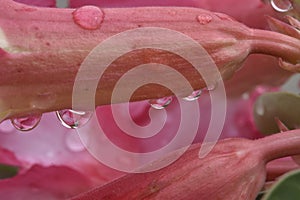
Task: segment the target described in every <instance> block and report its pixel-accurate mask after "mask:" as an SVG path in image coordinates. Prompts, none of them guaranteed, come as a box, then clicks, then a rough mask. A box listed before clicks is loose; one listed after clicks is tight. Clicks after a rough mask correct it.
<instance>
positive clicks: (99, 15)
mask: <svg viewBox="0 0 300 200" xmlns="http://www.w3.org/2000/svg"><path fill="white" fill-rule="evenodd" d="M72 14H73V20H74V22H75V23H76V24H77V25H79V26H80V27H81V28H83V29H87V30H96V29H98V28H100V26H101V24H102V22H103V17H104V13H103V12H102V10H101V9H100V8H98V7H96V6H83V7H81V8H78V9H76V10H75V11H74V12H73V13H72Z"/></svg>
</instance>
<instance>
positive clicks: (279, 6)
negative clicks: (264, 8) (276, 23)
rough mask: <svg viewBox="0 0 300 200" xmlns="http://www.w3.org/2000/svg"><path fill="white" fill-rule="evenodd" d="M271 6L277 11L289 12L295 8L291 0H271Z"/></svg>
mask: <svg viewBox="0 0 300 200" xmlns="http://www.w3.org/2000/svg"><path fill="white" fill-rule="evenodd" d="M271 6H272V7H273V8H274V10H276V11H277V12H288V11H290V10H292V9H293V4H292V3H291V1H289V0H271Z"/></svg>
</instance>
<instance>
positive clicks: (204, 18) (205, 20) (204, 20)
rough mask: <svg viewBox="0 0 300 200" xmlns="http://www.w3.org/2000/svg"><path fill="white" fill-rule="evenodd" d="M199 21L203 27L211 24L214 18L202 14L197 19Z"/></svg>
mask: <svg viewBox="0 0 300 200" xmlns="http://www.w3.org/2000/svg"><path fill="white" fill-rule="evenodd" d="M197 19H198V22H199V23H200V24H201V25H205V24H208V23H210V22H211V21H212V19H213V18H212V16H210V15H208V14H201V15H199V16H198V17H197Z"/></svg>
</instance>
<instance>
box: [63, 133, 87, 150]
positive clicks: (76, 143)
mask: <svg viewBox="0 0 300 200" xmlns="http://www.w3.org/2000/svg"><path fill="white" fill-rule="evenodd" d="M66 145H67V147H68V148H69V149H70V150H71V151H73V152H80V151H83V150H84V149H85V147H84V145H83V144H82V142H81V140H80V137H79V135H78V134H76V133H69V134H66Z"/></svg>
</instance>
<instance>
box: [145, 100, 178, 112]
mask: <svg viewBox="0 0 300 200" xmlns="http://www.w3.org/2000/svg"><path fill="white" fill-rule="evenodd" d="M172 100H173V97H163V98H160V99H152V100H149V103H150V105H151V106H152V108H154V109H157V110H162V109H164V108H166V107H167V106H168V105H169V104H170V103H171V102H172Z"/></svg>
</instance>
